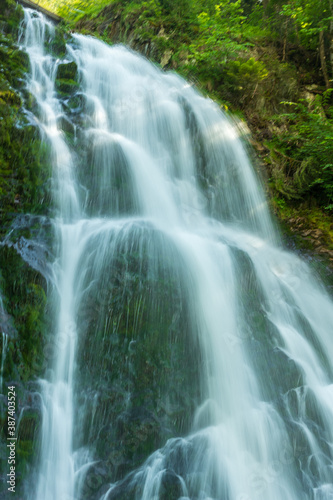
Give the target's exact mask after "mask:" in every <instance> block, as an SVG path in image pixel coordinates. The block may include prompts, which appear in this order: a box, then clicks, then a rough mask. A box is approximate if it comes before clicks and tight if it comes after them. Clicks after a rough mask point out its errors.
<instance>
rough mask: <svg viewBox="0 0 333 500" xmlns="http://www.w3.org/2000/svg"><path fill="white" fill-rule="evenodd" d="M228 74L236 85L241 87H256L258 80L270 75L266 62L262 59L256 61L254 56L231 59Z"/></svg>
mask: <svg viewBox="0 0 333 500" xmlns="http://www.w3.org/2000/svg"><path fill="white" fill-rule="evenodd" d="M226 74H227V76H228V78H229V81H230V82H231V83H233V84H234V85H235V86H239V88H240V89H243V88H246V87H249V88H254V87H255V85H257V84H258V82H260V81H261V80H264V79H265V78H267V77H268V71H267V68H266V66H265V64H264V63H263V62H262V61H256V60H255V59H254V57H250V58H249V59H237V60H236V61H230V62H229V64H228V65H227V73H226Z"/></svg>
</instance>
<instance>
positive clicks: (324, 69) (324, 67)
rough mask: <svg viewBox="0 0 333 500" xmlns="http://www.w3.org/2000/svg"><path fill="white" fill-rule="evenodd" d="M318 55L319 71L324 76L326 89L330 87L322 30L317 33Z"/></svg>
mask: <svg viewBox="0 0 333 500" xmlns="http://www.w3.org/2000/svg"><path fill="white" fill-rule="evenodd" d="M319 55H320V64H321V70H322V72H323V75H324V79H325V85H326V88H327V89H328V88H329V87H330V81H329V79H328V74H327V65H326V56H325V44H324V31H323V30H321V31H319Z"/></svg>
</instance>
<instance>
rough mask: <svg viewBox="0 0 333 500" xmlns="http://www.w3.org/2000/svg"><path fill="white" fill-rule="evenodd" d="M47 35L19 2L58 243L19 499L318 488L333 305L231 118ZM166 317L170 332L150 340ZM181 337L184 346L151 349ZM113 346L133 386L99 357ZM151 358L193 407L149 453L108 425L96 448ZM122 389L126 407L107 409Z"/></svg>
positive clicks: (140, 392)
mask: <svg viewBox="0 0 333 500" xmlns="http://www.w3.org/2000/svg"><path fill="white" fill-rule="evenodd" d="M53 36H54V28H53V26H52V25H51V23H49V22H48V21H46V20H45V19H44V18H43V17H42V16H41V15H40V14H37V13H34V12H33V11H31V10H29V9H27V10H25V21H24V24H23V27H22V36H21V43H22V44H23V46H24V48H25V50H26V51H27V53H28V54H29V56H30V63H31V75H30V79H29V84H28V87H29V91H30V92H31V93H32V94H33V95H34V96H35V97H36V101H37V105H38V111H37V112H36V119H37V120H38V122H39V124H40V127H41V130H42V132H43V134H44V136H45V140H47V141H48V142H49V144H50V147H51V154H52V161H53V181H54V198H55V203H56V204H57V206H58V216H57V219H56V220H55V226H56V228H57V234H58V248H59V252H58V257H59V258H58V259H57V260H56V262H55V264H54V269H53V271H54V276H55V277H56V278H55V284H56V290H57V293H58V303H57V308H56V309H57V318H56V320H55V323H56V330H57V333H56V337H55V344H56V345H57V347H58V348H57V351H56V352H57V356H56V357H55V360H54V363H53V366H50V371H51V374H50V375H49V377H48V379H47V380H43V381H41V388H42V396H43V405H44V406H43V428H42V443H41V450H40V457H39V462H40V463H39V467H38V477H37V485H36V486H33V485H32V484H31V483H30V484H29V486H28V488H29V496H30V498H31V499H36V498H37V499H38V500H69V499H73V498H75V499H84V498H85V499H86V498H91V499H95V498H103V499H104V500H111V499H117V498H118V499H122V498H126V499H144V500H152V499H165V498H168V500H172V499H179V498H182V499H184V500H185V499H193V500H194V499H195V500H199V499H200V500H201V499H202V500H203V499H207V500H208V499H214V500H281V499H282V498H283V499H286V500H296V499H299V500H303V499H315V500H327V499H330V498H333V485H332V477H333V384H332V376H333V365H332V359H333V338H332V334H331V329H330V327H331V325H332V324H333V308H332V303H331V302H330V299H329V297H328V296H327V295H326V293H325V291H324V290H323V289H322V288H321V287H320V285H319V284H317V283H315V282H314V280H313V278H311V277H310V273H309V270H308V268H307V266H306V265H305V264H304V263H302V262H301V261H300V260H299V259H298V258H296V257H295V256H293V255H291V254H289V253H286V252H285V251H283V250H281V248H280V247H279V242H278V237H277V235H276V234H275V231H274V228H273V226H272V223H271V221H270V217H269V214H268V211H267V207H266V204H265V201H264V198H263V195H262V193H261V190H260V187H259V186H258V181H257V180H256V177H255V175H254V173H253V171H252V168H251V165H250V163H249V160H248V158H247V156H246V153H245V150H244V147H243V146H242V143H241V141H240V139H239V138H238V131H237V127H236V126H235V125H234V124H233V123H230V122H229V121H228V120H227V119H226V118H225V116H224V115H223V114H222V113H221V112H220V110H219V109H218V107H217V106H216V105H215V104H214V103H212V102H211V101H209V100H207V99H204V98H203V97H201V96H200V95H199V94H198V93H197V92H196V91H195V90H194V89H192V88H191V87H190V86H189V85H188V84H187V83H186V82H185V81H183V80H182V79H181V78H179V77H178V76H176V75H174V74H165V73H162V72H161V71H159V70H158V69H157V68H155V67H154V66H153V65H151V64H150V63H149V62H147V61H146V60H145V59H143V58H142V57H140V56H138V55H136V54H134V53H132V52H131V51H129V50H127V49H125V48H123V47H120V46H115V47H109V46H107V45H106V44H104V43H102V42H100V41H98V40H95V39H93V38H90V37H84V36H81V35H74V36H73V39H72V41H71V42H70V43H69V44H68V46H67V53H66V55H65V58H64V60H62V61H60V60H59V59H56V58H55V57H52V56H51V55H50V54H48V53H47V45H48V42H49V41H50V39H52V37H53ZM73 63H75V64H76V66H77V73H78V75H79V90H77V91H76V93H75V94H73V93H72V95H68V96H67V97H64V96H61V95H59V93H58V94H57V92H56V86H55V81H56V78H57V73H58V68H59V65H60V64H65V65H66V64H73ZM75 106H77V109H79V111H76V107H75ZM64 120H65V121H66V123H67V126H68V124H69V123H71V127H72V132H73V131H74V132H75V134H74V132H73V136H74V139H73V140H72V142H73V144H72V145H69V143H68V141H66V139H65V133H64V130H63V129H62V123H64ZM97 297H99V299H98V307H97V308H95V307H94V304H96V300H97V299H96V298H97ZM169 303H170V304H172V308H170V307H169V305H168V304H169ZM150 324H154V326H153V328H152V330H153V335H152V339H151V340H150V342H151V344H149V345H150V346H152V347H150V349H151V350H150V351H149V352H147V353H145V352H143V350H142V347H141V351H140V346H142V343H143V338H146V337H145V336H148V333H147V331H149V328H150V326H149V325H150ZM165 324H167V325H169V326H168V332H167V335H168V338H166V339H165V338H164V337H163V336H161V335H160V336H158V335H159V334H158V332H159V331H163V328H164V326H163V325H165ZM180 330H181V331H180ZM144 332H146V333H144ZM185 332H190V338H189V340H188V339H185V340H184V338H185ZM141 335H142V337H141ZM154 335H155V336H156V338H157V339H158V340H157V341H156V340H155V343H154V344H152V342H153V340H154ZM179 338H181V339H182V340H181V342H185V344H186V342H188V343H187V344H186V345H187V346H192V347H193V352H192V351H191V349H192V347H187V348H184V350H183V351H180V353H181V354H180V355H179V354H178V355H179V359H176V361H174V356H176V354H173V355H172V356H171V358H172V359H171V358H170V359H167V354H168V353H169V352H172V353H175V352H177V351H174V350H173V351H169V349H171V347H172V345H171V344H175V343H176V342H178V341H179ZM170 339H171V340H170ZM156 344H157V345H156ZM158 344H160V346H159V345H158ZM144 345H145V346H146V345H148V344H144ZM170 345H171V347H170ZM145 349H146V347H145ZM159 349H160V350H162V353H163V352H164V351H165V356H166V359H165V360H164V361H163V362H160V360H159V358H158V354H156V353H158V352H159ZM163 350H164V351H163ZM121 353H124V357H123V361H121V362H120V364H122V365H124V370H127V372H126V373H129V374H132V375H133V376H132V379H131V381H130V382H129V381H128V380H127V379H126V380H125V381H124V379H123V378H121V377H118V379H117V378H116V377H117V374H116V373H114V372H113V367H114V366H118V365H116V362H117V359H116V358H117V356H119V355H120V354H121ZM137 353H139V354H137ZM151 353H153V355H154V356H156V359H157V361H156V363H160V365H158V366H160V367H161V370H162V369H163V370H164V369H165V373H168V374H169V376H170V380H174V379H173V378H172V377H175V375H174V371H175V367H176V366H177V365H178V368H177V369H178V370H182V371H183V372H184V375H182V376H181V377H180V380H181V381H182V382H181V383H184V384H185V383H186V384H188V386H187V387H188V388H189V389H188V390H192V389H191V387H192V385H195V384H196V383H197V382H196V376H198V380H199V379H200V383H199V382H198V388H197V389H196V391H195V392H196V396H194V395H193V397H192V393H191V397H190V398H189V399H191V401H190V402H189V403H188V408H191V405H193V401H194V400H195V401H196V403H195V405H196V406H197V407H196V409H195V408H193V412H192V414H190V415H185V416H183V417H182V424H181V425H179V426H178V434H174V435H176V437H173V438H171V439H169V440H166V439H165V442H164V446H163V443H160V442H159V440H158V436H157V437H156V438H155V439H156V443H158V445H159V449H158V450H156V451H155V452H153V453H151V451H152V450H148V451H149V453H150V456H149V457H148V458H147V451H146V450H145V449H144V447H143V446H141V445H140V446H141V448H140V449H141V455H140V454H139V455H138V456H134V455H135V454H133V453H132V455H131V459H132V460H133V463H134V462H135V460H137V464H138V465H137V467H136V468H134V469H133V467H132V469H131V467H129V466H128V463H127V462H126V461H125V460H123V462H121V460H120V459H118V462H117V460H116V458H115V455H116V452H117V446H118V448H119V450H118V451H119V453H123V451H122V450H123V448H122V447H123V442H122V440H119V442H117V443H116V445H115V447H114V450H113V452H112V453H113V455H112V456H111V454H110V453H109V454H108V455H107V459H105V457H104V456H102V455H103V453H104V452H102V451H101V450H102V445H101V442H102V441H103V440H104V439H105V440H108V441H107V442H108V443H112V442H113V441H116V440H117V437H114V436H117V432H118V431H116V429H119V428H120V427H121V428H122V431H121V432H123V435H125V434H126V429H125V430H124V427H126V422H129V421H130V420H126V418H128V419H129V418H130V417H129V416H131V415H133V412H135V411H136V412H139V410H138V408H139V409H140V412H141V415H147V410H144V409H143V408H144V403H145V402H146V403H147V401H148V400H149V401H150V402H151V401H152V400H153V399H149V398H152V396H151V395H150V393H149V387H148V388H147V387H145V388H144V389H143V388H142V387H143V385H142V384H143V382H144V380H148V382H149V383H150V384H151V386H152V387H153V385H154V377H151V378H150V379H149V377H150V375H149V374H150V373H157V372H156V371H155V372H154V371H152V370H153V367H152V363H150V361H149V360H148V361H146V362H145V361H144V358H145V354H147V359H148V356H152V354H151ZM198 353H199V354H198ZM135 356H137V357H135ZM140 356H141V357H140ZM182 356H183V359H181V358H182ZM185 356H187V357H188V359H186V358H185ZM154 359H155V358H154ZM133 360H134V361H133ZM138 360H139V361H138ZM187 362H188V365H189V366H188V367H186V364H187ZM118 363H119V361H118ZM163 363H164V364H163ZM168 363H169V364H170V366H171V369H170V368H169V365H168ZM172 363H173V364H172ZM195 363H197V364H195ZM165 364H167V365H168V366H167V367H166V368H165V366H164V365H165ZM193 364H194V369H193ZM179 365H183V366H179ZM188 370H189V373H191V375H189V376H187V375H185V373H187V371H188ZM191 370H192V372H191ZM163 373H164V372H163ZM186 377H187V378H186ZM191 378H192V379H193V382H192V385H191V384H190V383H189V380H190V379H191ZM103 380H104V382H103ZM163 383H164V385H165V387H164V388H163V387H161V388H158V389H157V392H158V396H156V398H157V399H156V401H158V404H159V405H160V409H159V413H158V415H161V414H163V415H164V416H163V418H164V419H165V422H168V424H167V425H168V426H169V427H170V426H171V425H173V422H171V420H172V421H173V419H171V420H170V421H169V420H167V415H168V414H169V413H170V412H172V408H173V407H174V406H175V405H176V401H178V400H179V398H180V396H179V394H180V392H178V393H177V395H176V396H173V395H172V394H173V393H174V392H175V390H176V389H174V387H173V386H172V382H168V380H165V381H164V382H163ZM169 383H170V387H169V388H168V384H169ZM103 384H104V385H103ZM140 384H141V385H140ZM116 386H117V387H116ZM101 387H102V388H103V390H104V391H105V393H107V394H108V397H109V400H110V401H111V400H112V401H114V403H112V404H111V405H110V406H108V405H107V403H106V402H103V397H104V398H105V399H106V396H105V394H104V396H103V394H101ZM119 387H121V389H119ZM111 389H112V391H113V392H112V391H111ZM117 390H118V392H117ZM177 390H178V389H177ZM163 391H164V392H163ZM111 392H112V398H113V399H112V398H111V396H110V395H109V393H110V394H111ZM169 393H170V395H169ZM119 394H121V395H120V396H119ZM161 394H163V397H162V396H161ZM193 394H194V393H193ZM121 398H122V399H121ZM177 398H178V399H177ZM120 399H121V401H122V403H121V404H122V405H123V407H124V408H125V409H126V411H124V412H123V414H122V417H121V418H120V417H119V418H116V419H113V420H112V418H111V415H112V412H113V411H116V410H114V408H115V407H117V405H119V404H120V403H119V401H120ZM154 401H155V400H154ZM146 403H145V404H146ZM178 403H179V401H178ZM178 403H177V404H178ZM149 404H150V403H149ZM103 405H104V406H103ZM148 406H149V405H148ZM101 407H103V410H101ZM165 408H166V410H164V409H165ZM149 411H151V410H149ZM145 412H146V413H145ZM163 412H164V413H163ZM142 418H146V420H147V417H146V416H145V417H142ZM110 419H111V420H110ZM120 420H121V421H122V422H125V423H124V424H122V423H121V422H120ZM170 422H171V423H170ZM149 425H150V429H154V428H155V427H156V425H157V424H156V419H155V420H154V419H152V418H151V419H150V420H149ZM167 425H166V426H167ZM177 425H178V424H177ZM177 425H176V424H175V428H176V427H177ZM154 426H155V427H154ZM179 429H182V431H183V432H181V431H180V430H179ZM97 430H98V435H97ZM94 432H95V434H94ZM142 432H143V428H141V436H140V437H137V439H138V440H139V441H140V443H146V442H147V441H145V439H146V435H142ZM145 432H146V431H145ZM151 432H153V431H151ZM157 434H158V433H157ZM165 435H167V432H166V434H165ZM110 436H111V438H110ZM112 436H113V437H112ZM169 437H170V435H169ZM112 440H113V441H112ZM96 443H97V444H96ZM130 445H131V446H134V445H133V442H131V443H130ZM108 446H109V445H108ZM145 453H146V455H145ZM149 453H148V454H149ZM133 457H134V458H133ZM140 457H143V459H142V460H141V462H140ZM146 458H147V459H146ZM144 459H146V460H144ZM103 460H104V462H103ZM125 462H126V463H125ZM96 464H97V465H96ZM98 464H99V467H100V470H101V472H100V473H99V474H98V475H97V476H96V474H95V478H96V477H98V481H99V482H98V481H97V482H98V484H97V486H96V487H95V489H94V490H89V489H87V481H86V477H87V475H89V471H90V470H92V468H94V467H95V470H96V467H97V466H98ZM101 464H102V465H101ZM103 467H104V469H103ZM121 467H123V469H122V470H120V469H121ZM126 467H127V468H126ZM108 468H109V469H110V470H111V469H112V473H108V472H105V469H107V470H109V469H108ZM89 491H90V493H89ZM166 492H167V493H166Z"/></svg>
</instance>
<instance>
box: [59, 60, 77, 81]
mask: <svg viewBox="0 0 333 500" xmlns="http://www.w3.org/2000/svg"><path fill="white" fill-rule="evenodd" d="M76 77H77V65H76V63H75V62H74V61H73V62H70V63H62V64H59V66H58V69H57V80H74V81H75V80H76Z"/></svg>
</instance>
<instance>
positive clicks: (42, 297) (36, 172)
mask: <svg viewBox="0 0 333 500" xmlns="http://www.w3.org/2000/svg"><path fill="white" fill-rule="evenodd" d="M22 18H23V11H22V8H21V7H20V6H18V5H17V4H16V3H15V2H13V1H11V0H8V1H7V0H1V1H0V68H1V71H0V116H1V120H0V221H1V223H0V292H1V297H2V300H1V302H2V311H1V332H2V336H1V343H0V346H1V349H0V352H1V356H0V358H1V359H3V363H2V373H1V380H2V387H1V392H2V395H1V401H0V404H1V417H0V427H1V441H0V470H1V475H0V497H1V498H7V496H8V498H10V495H13V494H12V493H11V492H8V489H7V487H8V485H7V484H6V480H7V477H6V474H7V473H8V463H7V460H8V449H7V447H6V444H7V439H6V438H7V431H8V429H7V408H8V405H7V387H8V386H14V387H15V392H16V399H15V403H16V406H15V410H16V413H15V419H16V436H17V445H16V490H15V493H16V494H18V495H20V494H22V486H23V481H24V478H25V477H26V475H27V473H28V472H29V470H30V468H31V464H32V462H33V460H34V459H35V457H36V453H37V452H38V442H39V430H40V423H41V409H40V403H41V401H40V396H39V394H38V392H37V391H38V387H37V385H36V384H35V383H34V382H33V381H34V380H36V378H37V377H38V376H40V375H41V374H42V373H43V372H44V366H43V361H42V360H43V358H44V354H43V349H44V346H45V345H46V342H47V335H48V333H49V332H50V324H49V322H48V321H47V320H46V315H47V303H46V292H47V288H48V281H49V278H50V276H49V275H48V271H47V269H48V261H49V259H52V257H51V256H50V255H49V253H48V248H50V243H51V240H52V225H51V224H50V222H49V219H48V217H47V214H48V212H49V205H50V184H49V178H50V171H51V169H50V162H49V160H48V148H47V146H46V145H45V144H44V145H43V144H42V142H41V138H40V134H39V130H38V127H37V124H36V123H35V122H34V121H33V120H32V119H31V116H30V114H29V111H28V109H31V108H32V107H33V106H34V102H33V99H32V98H31V96H30V95H29V94H28V93H27V92H26V91H25V77H26V72H27V71H28V70H29V62H28V58H27V56H26V54H25V53H23V52H22V51H20V50H19V48H18V46H17V39H18V33H19V24H20V22H21V20H22ZM28 213H30V214H35V215H24V214H28ZM42 214H43V215H42Z"/></svg>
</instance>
